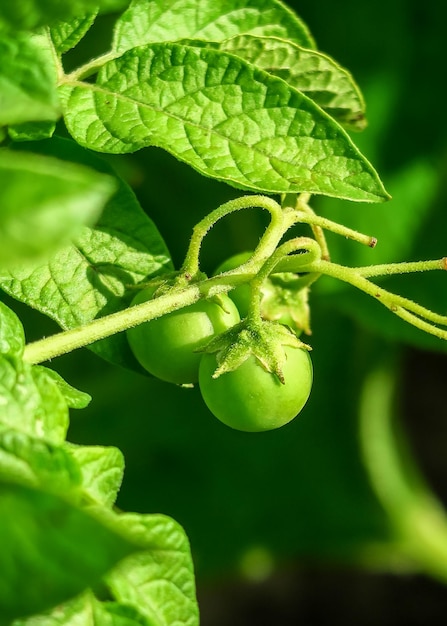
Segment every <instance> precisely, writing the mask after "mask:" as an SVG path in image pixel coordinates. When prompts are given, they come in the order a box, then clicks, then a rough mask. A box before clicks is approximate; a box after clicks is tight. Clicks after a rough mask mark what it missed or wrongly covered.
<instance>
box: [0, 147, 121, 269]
mask: <svg viewBox="0 0 447 626" xmlns="http://www.w3.org/2000/svg"><path fill="white" fill-rule="evenodd" d="M0 188H1V190H2V204H1V206H0V263H3V264H5V263H6V264H7V265H9V264H10V263H14V262H16V261H18V260H22V259H23V260H26V259H29V258H32V257H37V256H40V255H42V254H44V253H47V252H51V251H53V250H54V249H55V248H58V247H60V246H61V245H63V244H64V243H66V242H67V241H68V240H69V239H70V238H72V237H73V236H75V235H77V234H78V233H79V231H80V230H81V227H82V226H83V225H84V224H86V223H87V224H92V223H94V222H95V221H96V220H97V219H98V217H99V215H100V213H101V211H102V208H103V206H104V204H105V202H106V201H107V200H108V199H109V198H110V196H111V195H112V193H113V191H114V190H115V183H114V180H113V179H112V178H111V177H110V176H104V175H101V174H98V173H97V172H94V171H92V170H91V169H88V168H86V167H83V166H80V165H75V164H67V163H64V162H62V161H60V160H56V159H54V158H50V157H47V156H42V155H36V154H28V153H24V152H20V153H19V152H14V151H11V150H8V149H0Z"/></svg>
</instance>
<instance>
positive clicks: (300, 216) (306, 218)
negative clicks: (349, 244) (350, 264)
mask: <svg viewBox="0 0 447 626" xmlns="http://www.w3.org/2000/svg"><path fill="white" fill-rule="evenodd" d="M308 208H309V209H310V207H308ZM310 210H311V209H310ZM296 222H300V223H302V224H309V225H311V226H312V225H313V226H320V227H321V228H324V229H325V230H329V231H331V232H333V233H336V234H337V235H342V236H343V237H346V238H347V239H352V240H353V241H357V243H361V244H363V245H364V246H368V247H369V248H374V247H375V246H376V244H377V239H376V238H375V237H371V236H370V235H364V234H363V233H359V232H358V231H357V230H352V228H348V227H347V226H342V224H338V223H337V222H332V221H331V220H328V219H326V218H325V217H321V216H320V215H316V214H315V213H314V212H313V211H312V210H311V213H308V212H307V211H306V212H305V211H298V210H297V211H296ZM322 258H323V257H322Z"/></svg>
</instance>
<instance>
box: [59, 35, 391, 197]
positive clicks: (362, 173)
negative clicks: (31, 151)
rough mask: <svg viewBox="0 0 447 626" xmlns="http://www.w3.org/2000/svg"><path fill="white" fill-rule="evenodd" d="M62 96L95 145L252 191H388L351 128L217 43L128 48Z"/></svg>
mask: <svg viewBox="0 0 447 626" xmlns="http://www.w3.org/2000/svg"><path fill="white" fill-rule="evenodd" d="M61 98H62V101H63V108H64V117H65V122H66V124H67V127H68V130H69V132H70V133H71V134H72V136H73V137H74V138H75V139H76V141H78V142H79V143H80V144H81V145H84V146H87V147H89V148H91V149H93V150H99V151H103V152H113V153H121V152H133V151H135V150H138V149H140V148H143V147H146V146H150V145H156V146H160V147H162V148H164V149H165V150H168V151H169V152H171V153H172V154H174V155H175V156H176V157H177V158H179V159H180V160H182V161H186V162H187V163H188V164H189V165H191V166H192V167H194V168H195V169H197V170H198V171H199V172H201V173H202V174H204V175H206V176H210V177H213V178H217V179H219V180H222V181H225V182H227V183H229V184H231V185H234V186H235V187H238V188H241V189H247V190H250V191H257V192H265V193H287V192H309V193H317V194H325V195H328V196H335V197H339V198H345V199H349V200H355V201H363V202H381V201H383V200H386V199H387V198H388V195H387V193H386V191H385V190H384V188H383V185H382V183H381V182H380V180H379V178H378V175H377V173H376V171H375V170H374V169H373V167H372V166H371V165H370V163H369V162H368V161H367V160H366V159H365V157H363V155H362V154H361V153H360V152H359V150H358V149H357V148H356V147H355V146H354V144H353V143H352V141H351V139H350V138H349V136H348V135H347V134H346V132H345V131H344V130H343V129H342V128H341V127H340V126H339V125H338V124H337V123H336V122H335V121H334V120H333V119H332V118H330V117H329V116H328V115H327V114H326V113H324V112H323V111H322V110H321V109H320V108H319V107H318V106H317V105H316V104H315V103H314V102H313V101H312V100H311V99H310V98H308V97H307V96H305V95H303V94H302V93H300V92H298V91H297V90H296V89H294V88H292V87H289V86H288V85H287V84H286V83H285V82H284V81H283V80H281V79H279V78H276V77H274V76H271V75H269V74H267V73H266V72H263V71H261V70H257V69H256V68H254V67H253V66H251V65H249V64H247V63H246V62H245V61H244V60H242V59H240V58H238V57H235V56H233V55H230V54H227V53H224V52H221V51H218V50H211V49H205V48H197V47H192V46H186V45H180V44H175V43H165V44H152V45H148V46H145V47H141V48H137V49H133V50H129V51H128V52H126V53H125V54H124V55H123V56H122V57H120V58H119V59H116V60H114V61H110V62H108V63H106V64H105V65H104V66H103V67H102V68H101V70H100V72H99V74H98V78H97V81H96V84H90V83H82V82H75V83H73V84H71V85H70V84H66V85H64V86H63V87H62V88H61Z"/></svg>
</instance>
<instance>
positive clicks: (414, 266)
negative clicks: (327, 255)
mask: <svg viewBox="0 0 447 626" xmlns="http://www.w3.org/2000/svg"><path fill="white" fill-rule="evenodd" d="M431 270H447V257H443V258H442V259H436V260H434V261H412V262H408V263H385V264H383V265H367V266H365V267H356V268H355V271H356V272H357V273H358V274H360V275H361V276H364V277H365V278H371V277H373V276H391V275H392V274H410V273H413V272H428V271H431Z"/></svg>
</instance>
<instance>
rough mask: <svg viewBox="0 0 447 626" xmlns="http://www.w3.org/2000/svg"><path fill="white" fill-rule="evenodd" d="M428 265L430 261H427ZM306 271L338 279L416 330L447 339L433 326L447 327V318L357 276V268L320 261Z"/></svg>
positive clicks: (439, 329) (445, 333)
mask: <svg viewBox="0 0 447 626" xmlns="http://www.w3.org/2000/svg"><path fill="white" fill-rule="evenodd" d="M428 263H430V261H428ZM306 269H307V271H311V272H320V273H321V274H325V275H326V276H332V277H333V278H338V279H339V280H341V281H343V282H346V283H349V284H350V285H352V286H353V287H357V289H360V290H361V291H363V292H365V293H367V294H368V295H370V296H372V297H373V298H375V299H376V300H379V302H381V303H382V304H383V305H384V306H386V307H387V308H388V309H389V310H390V311H392V312H393V313H395V314H396V315H397V316H399V317H401V318H402V319H404V320H405V321H407V322H409V323H410V324H412V325H413V326H415V327H416V328H419V329H420V330H423V331H424V332H427V333H429V334H431V335H435V336H436V337H438V338H439V339H444V340H445V339H447V331H446V330H443V329H441V328H438V327H437V326H434V324H439V325H441V326H447V316H445V315H439V314H438V313H434V312H433V311H430V310H429V309H427V308H425V307H423V306H421V305H420V304H417V303H416V302H413V300H409V299H408V298H404V297H402V296H399V295H396V294H394V293H390V292H389V291H387V290H386V289H383V288H382V287H379V286H378V285H376V284H375V283H372V282H371V281H369V280H368V279H367V278H365V277H364V276H362V275H361V274H359V273H358V272H357V268H350V267H344V266H343V265H337V264H336V263H331V262H328V261H324V260H321V261H317V262H315V263H312V264H311V265H310V266H308V267H307V268H306ZM432 269H433V268H432ZM424 320H428V321H424Z"/></svg>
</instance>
